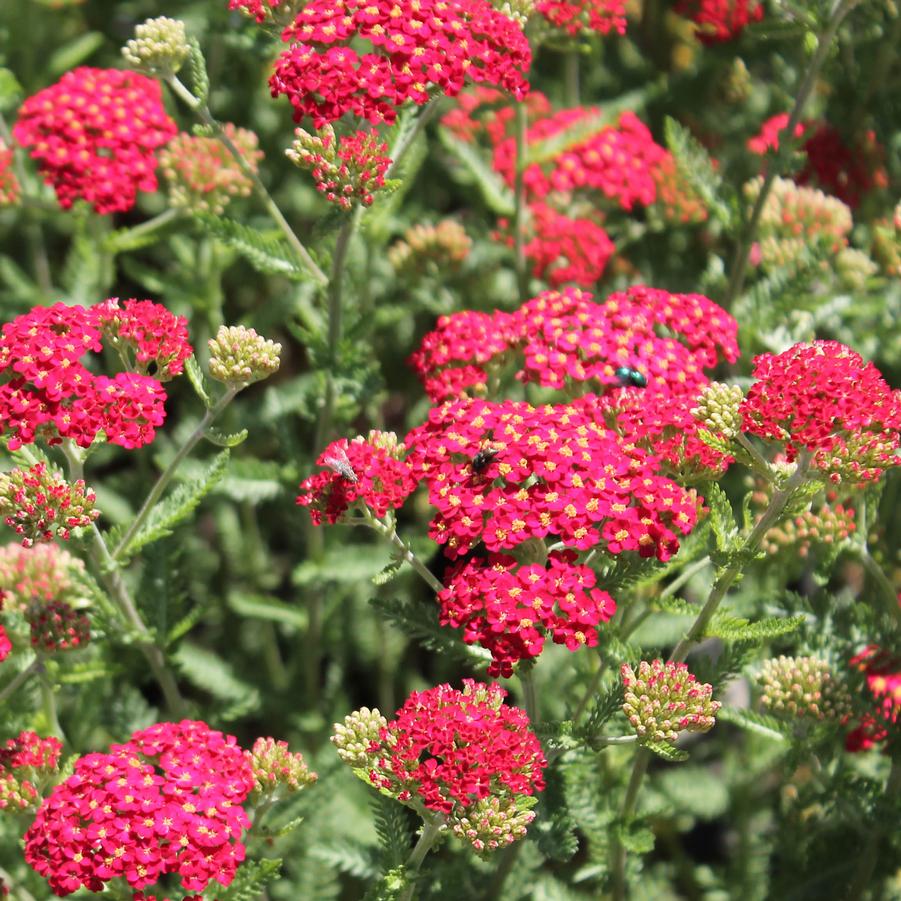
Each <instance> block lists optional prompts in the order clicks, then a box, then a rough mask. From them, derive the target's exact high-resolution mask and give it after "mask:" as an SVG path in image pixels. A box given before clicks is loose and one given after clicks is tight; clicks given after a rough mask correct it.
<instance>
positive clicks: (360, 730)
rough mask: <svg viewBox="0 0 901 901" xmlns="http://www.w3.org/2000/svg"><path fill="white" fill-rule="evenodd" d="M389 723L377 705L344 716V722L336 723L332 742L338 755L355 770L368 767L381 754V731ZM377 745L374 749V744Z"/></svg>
mask: <svg viewBox="0 0 901 901" xmlns="http://www.w3.org/2000/svg"><path fill="white" fill-rule="evenodd" d="M387 725H388V720H386V719H385V717H383V716H382V714H381V713H380V712H379V710H378V708H377V707H374V708H373V709H372V710H370V709H369V708H368V707H361V708H360V709H359V710H355V711H354V712H353V713H349V714H348V715H347V716H346V717H344V723H343V724H339V723H335V725H334V727H333V729H334V734H333V735H332V737H331V741H332V744H333V745H334V746H335V749H336V750H337V752H338V756H339V757H340V758H341V760H343V761H344V763H346V764H347V765H348V766H349V767H352V768H353V769H355V770H359V769H367V768H369V767H371V766H372V765H373V763H374V762H375V760H376V759H377V758H378V756H379V753H380V752H379V749H378V747H377V745H378V742H379V741H380V733H381V731H382V729H384V728H385V727H386V726H387ZM374 745H375V746H376V748H375V750H373V746H374Z"/></svg>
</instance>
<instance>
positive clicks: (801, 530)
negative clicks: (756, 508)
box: [762, 503, 857, 560]
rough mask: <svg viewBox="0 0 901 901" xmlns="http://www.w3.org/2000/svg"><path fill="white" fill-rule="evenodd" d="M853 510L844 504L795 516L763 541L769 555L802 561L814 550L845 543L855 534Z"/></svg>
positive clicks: (773, 530)
mask: <svg viewBox="0 0 901 901" xmlns="http://www.w3.org/2000/svg"><path fill="white" fill-rule="evenodd" d="M854 517H855V513H854V508H853V507H848V506H846V505H845V504H840V503H839V504H829V503H826V504H823V505H822V506H821V507H820V508H819V509H817V510H805V511H804V512H803V513H799V514H798V515H797V516H795V517H793V518H791V519H788V520H786V521H785V522H782V523H780V524H779V525H777V526H773V528H772V529H770V530H769V531H768V532H767V533H766V535H764V537H763V545H762V547H763V549H764V550H765V551H766V552H767V553H768V554H775V553H778V552H779V551H787V552H788V553H789V554H790V555H792V556H793V557H795V558H798V559H801V560H805V559H807V557H809V556H810V554H811V551H812V550H815V549H817V548H825V549H826V551H827V552H828V551H829V549H830V548H832V547H834V546H835V545H838V544H840V543H841V542H843V541H847V539H848V538H849V536H850V535H851V534H852V533H854V532H855V531H856V530H857V524H856V523H855V521H854Z"/></svg>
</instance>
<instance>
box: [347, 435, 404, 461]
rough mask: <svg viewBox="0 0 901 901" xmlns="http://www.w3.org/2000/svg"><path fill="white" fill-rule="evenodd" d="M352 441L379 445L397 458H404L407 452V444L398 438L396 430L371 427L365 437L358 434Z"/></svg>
mask: <svg viewBox="0 0 901 901" xmlns="http://www.w3.org/2000/svg"><path fill="white" fill-rule="evenodd" d="M352 443H356V444H368V445H369V446H370V447H377V448H378V449H379V450H382V451H384V452H385V453H386V454H388V456H389V457H393V458H394V459H395V460H403V458H404V454H406V452H407V448H406V446H405V445H404V444H403V443H402V442H401V441H400V440H399V439H398V437H397V433H396V432H383V431H381V430H380V429H370V430H369V434H368V435H367V436H366V437H365V438H364V437H363V436H362V435H358V436H357V437H356V438H354V439H353V442H352Z"/></svg>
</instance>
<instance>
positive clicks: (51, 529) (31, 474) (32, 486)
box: [0, 463, 100, 547]
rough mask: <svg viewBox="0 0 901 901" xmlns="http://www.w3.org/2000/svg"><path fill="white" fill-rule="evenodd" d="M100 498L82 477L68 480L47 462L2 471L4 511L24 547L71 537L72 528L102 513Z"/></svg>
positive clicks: (0, 504)
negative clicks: (98, 503)
mask: <svg viewBox="0 0 901 901" xmlns="http://www.w3.org/2000/svg"><path fill="white" fill-rule="evenodd" d="M96 500H97V495H96V494H94V492H93V491H91V490H90V489H89V488H87V487H86V485H85V483H84V481H83V480H82V479H78V480H77V481H76V482H71V483H70V482H67V481H66V480H65V479H63V478H62V476H60V475H58V474H56V473H54V472H51V471H50V470H48V469H47V467H46V465H45V464H44V463H35V464H33V465H32V466H31V467H30V468H29V469H13V470H12V471H11V472H7V473H3V474H2V475H0V515H2V516H3V518H4V522H5V523H6V524H7V525H8V526H9V527H10V528H12V529H14V530H15V532H16V534H18V535H21V536H22V546H23V547H31V545H32V544H34V542H35V541H52V540H53V539H54V537H59V538H61V539H62V540H63V541H67V540H68V539H69V534H70V530H71V529H78V528H82V527H83V526H89V525H90V524H91V523H92V522H93V521H94V520H95V519H96V518H97V517H98V516H99V515H100V511H99V510H95V509H94V503H95V502H96Z"/></svg>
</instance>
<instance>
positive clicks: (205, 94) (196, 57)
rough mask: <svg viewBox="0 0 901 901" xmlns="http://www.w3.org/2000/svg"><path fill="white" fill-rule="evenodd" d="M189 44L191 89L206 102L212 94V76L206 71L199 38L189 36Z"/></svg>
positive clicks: (202, 101)
mask: <svg viewBox="0 0 901 901" xmlns="http://www.w3.org/2000/svg"><path fill="white" fill-rule="evenodd" d="M188 46H189V47H190V52H189V54H188V76H189V78H190V80H191V89H192V91H193V93H194V96H195V97H196V98H197V99H198V100H199V101H200V102H201V103H206V102H207V99H208V98H209V96H210V76H209V75H208V74H207V71H206V60H205V59H204V58H203V51H202V50H201V49H200V42H199V41H198V40H197V38H189V39H188Z"/></svg>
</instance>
